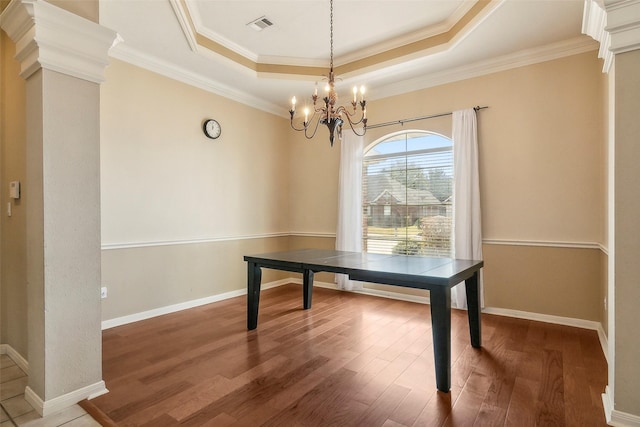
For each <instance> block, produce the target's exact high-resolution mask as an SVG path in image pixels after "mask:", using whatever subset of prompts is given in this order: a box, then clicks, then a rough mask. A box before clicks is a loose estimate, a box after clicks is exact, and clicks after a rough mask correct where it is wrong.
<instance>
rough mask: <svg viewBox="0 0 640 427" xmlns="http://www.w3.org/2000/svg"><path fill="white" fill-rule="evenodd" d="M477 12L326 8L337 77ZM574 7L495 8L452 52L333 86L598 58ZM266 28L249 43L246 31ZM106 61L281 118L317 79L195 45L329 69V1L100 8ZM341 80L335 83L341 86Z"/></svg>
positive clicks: (377, 91)
mask: <svg viewBox="0 0 640 427" xmlns="http://www.w3.org/2000/svg"><path fill="white" fill-rule="evenodd" d="M475 3H476V1H475V0H471V1H469V0H466V1H463V0H368V1H366V0H334V63H335V65H336V67H338V66H340V65H343V64H349V63H351V62H353V61H358V60H361V59H362V58H367V57H371V56H372V55H375V54H379V53H382V52H385V51H388V50H390V49H394V48H398V47H400V46H403V45H407V44H409V43H412V42H416V41H419V40H423V39H426V38H428V37H431V36H436V35H438V34H440V33H443V32H446V31H448V30H449V29H450V28H451V27H452V25H454V24H455V23H456V22H458V21H459V20H460V19H461V18H462V17H463V16H464V15H465V14H466V13H467V12H469V11H470V10H471V8H472V7H473V6H474V5H475ZM583 5H584V3H583V0H497V1H492V2H491V3H490V4H489V5H488V6H487V7H485V8H484V9H483V10H482V11H481V12H480V13H479V14H477V15H476V16H475V18H474V19H472V20H471V22H470V23H469V24H467V25H466V26H465V27H464V28H463V30H461V31H459V32H458V33H457V35H456V36H455V37H454V38H453V39H452V40H451V41H449V42H447V43H443V44H438V45H435V46H432V47H431V48H429V49H423V50H421V51H416V52H413V53H412V54H408V55H405V56H403V57H401V58H399V59H395V60H391V61H385V62H375V61H374V62H375V63H374V65H370V66H367V67H361V68H360V69H357V70H355V71H353V72H350V73H348V74H347V75H345V76H342V77H343V80H342V81H339V82H337V87H338V90H339V91H340V92H342V93H344V94H345V95H346V94H347V93H348V92H349V88H350V86H352V85H353V84H354V83H357V84H364V85H366V87H367V93H368V97H369V99H379V98H383V97H387V96H391V95H395V94H399V93H403V92H407V91H412V90H415V89H417V88H424V87H429V86H432V85H435V84H442V83H445V82H448V81H453V80H457V79H462V78H468V77H472V76H476V75H481V74H485V73H489V72H494V71H498V70H502V69H507V68H511V67H514V66H519V65H525V64H529V63H534V62H540V61H544V60H548V59H554V58H557V57H561V56H566V55H570V54H575V53H580V52H584V51H588V50H593V49H596V48H597V43H596V42H595V41H593V40H592V39H590V38H589V37H587V36H585V35H582V34H581V26H582V14H583ZM263 16H264V17H266V18H268V19H269V20H270V21H272V22H273V24H274V25H273V26H272V27H269V28H266V29H264V30H262V31H260V32H257V31H255V30H253V29H251V28H250V27H248V26H247V25H246V24H248V23H249V22H251V21H253V20H255V19H257V18H261V17H263ZM100 23H101V24H102V25H104V26H106V27H108V28H111V29H113V30H115V31H117V32H118V34H119V35H120V36H121V37H122V39H123V42H122V43H120V44H119V45H117V46H116V47H115V48H114V49H112V55H113V56H114V57H115V58H118V59H121V60H125V61H127V62H130V63H133V64H135V65H139V66H142V67H144V68H147V69H150V70H152V71H156V72H159V73H161V74H164V75H167V76H169V77H172V78H176V79H178V80H181V81H184V82H187V83H189V84H193V85H196V86H198V87H201V88H203V89H206V90H210V91H213V92H216V93H218V94H221V95H223V96H227V97H230V98H232V99H236V100H239V101H240V102H244V103H247V104H250V105H253V106H255V107H257V108H260V109H263V110H266V111H270V112H273V113H276V114H280V115H287V112H286V111H287V109H288V102H289V99H290V98H291V96H292V95H296V96H297V97H298V99H302V98H304V97H305V96H309V95H311V92H312V90H313V86H314V81H315V80H321V78H322V76H300V75H274V74H269V73H257V72H256V71H254V70H252V69H251V68H250V67H247V66H245V65H241V64H239V63H238V62H237V61H234V60H232V59H229V58H228V57H227V56H229V55H226V56H225V55H221V54H218V53H215V52H213V51H212V50H209V49H208V48H206V47H203V45H202V43H199V42H198V41H196V37H197V36H196V33H197V34H199V35H200V36H202V37H205V38H207V39H209V40H211V41H213V42H215V43H217V44H219V45H221V46H223V47H225V48H227V49H229V50H230V51H233V52H236V53H238V54H240V55H241V57H243V58H246V59H247V60H248V61H250V62H252V63H265V64H286V65H288V66H293V65H302V66H320V67H323V68H326V69H328V67H329V1H328V0H253V1H245V0H101V1H100ZM338 77H341V76H338Z"/></svg>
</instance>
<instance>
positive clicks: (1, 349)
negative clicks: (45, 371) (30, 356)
mask: <svg viewBox="0 0 640 427" xmlns="http://www.w3.org/2000/svg"><path fill="white" fill-rule="evenodd" d="M0 354H6V355H7V356H9V358H10V359H11V360H13V362H14V363H15V364H16V365H18V367H19V368H20V369H22V372H24V373H25V374H27V375H29V362H27V359H25V358H24V357H22V355H21V354H20V353H18V352H17V351H16V350H15V349H14V348H13V347H11V346H10V345H9V344H0Z"/></svg>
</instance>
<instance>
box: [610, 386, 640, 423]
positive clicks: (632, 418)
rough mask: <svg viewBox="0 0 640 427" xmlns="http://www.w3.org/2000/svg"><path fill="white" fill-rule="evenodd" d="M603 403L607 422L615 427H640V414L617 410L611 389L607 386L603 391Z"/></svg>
mask: <svg viewBox="0 0 640 427" xmlns="http://www.w3.org/2000/svg"><path fill="white" fill-rule="evenodd" d="M602 404H603V405H604V415H605V417H606V420H607V424H609V425H610V426H615V427H640V416H638V415H633V414H628V413H626V412H621V411H617V410H615V409H613V408H614V403H613V396H612V395H611V389H610V388H609V386H607V387H606V388H605V390H604V393H602Z"/></svg>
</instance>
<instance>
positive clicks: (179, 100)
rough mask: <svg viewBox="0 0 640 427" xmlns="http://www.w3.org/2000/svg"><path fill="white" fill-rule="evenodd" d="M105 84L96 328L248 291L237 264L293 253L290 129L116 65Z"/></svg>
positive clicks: (270, 117) (226, 102) (243, 269)
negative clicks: (211, 132) (214, 133)
mask: <svg viewBox="0 0 640 427" xmlns="http://www.w3.org/2000/svg"><path fill="white" fill-rule="evenodd" d="M106 77H107V80H106V83H104V84H103V85H102V87H101V108H102V112H101V116H102V120H101V175H102V176H101V185H102V188H101V192H102V244H103V248H104V249H105V250H103V266H102V267H103V268H102V274H103V286H107V288H108V293H109V296H108V298H107V299H105V300H104V301H103V319H113V318H114V317H120V316H125V315H130V314H134V313H138V312H141V311H145V310H150V309H154V308H158V307H164V306H167V305H172V304H177V303H181V302H185V301H190V300H194V299H198V298H203V297H208V296H211V295H216V294H221V293H224V292H228V291H232V290H238V289H243V288H244V287H245V286H246V265H245V263H244V261H243V259H242V256H243V255H245V254H247V253H260V252H264V249H266V248H268V249H269V250H283V249H286V247H287V244H288V236H287V233H288V230H289V208H288V207H289V194H290V192H289V163H288V159H289V156H288V155H287V152H288V147H289V144H288V131H287V127H286V124H287V122H286V120H285V119H282V118H278V117H276V116H274V115H271V114H267V113H264V112H261V111H258V110H255V109H253V108H250V107H248V106H246V105H243V104H240V103H236V102H233V101H230V100H228V99H226V98H222V97H220V96H217V95H213V94H210V93H207V92H204V91H202V90H200V89H197V88H194V87H192V86H188V85H186V84H183V83H179V82H177V81H174V80H171V79H168V78H165V77H162V76H160V75H157V74H154V73H151V72H149V71H146V70H143V69H140V68H138V67H135V66H132V65H129V64H126V63H123V62H119V61H115V60H114V61H113V62H112V64H111V65H110V66H109V68H108V69H107V73H106ZM206 118H215V119H216V120H218V121H219V122H220V124H221V126H222V135H221V137H220V138H219V139H217V140H211V139H208V138H206V137H205V136H204V134H203V133H202V122H203V121H204V119H206ZM149 245H156V246H149ZM277 277H282V275H273V274H271V273H268V274H267V275H265V278H277Z"/></svg>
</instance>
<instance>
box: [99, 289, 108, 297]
mask: <svg viewBox="0 0 640 427" xmlns="http://www.w3.org/2000/svg"><path fill="white" fill-rule="evenodd" d="M106 297H107V287H106V286H103V287H102V288H100V298H102V299H104V298H106Z"/></svg>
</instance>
